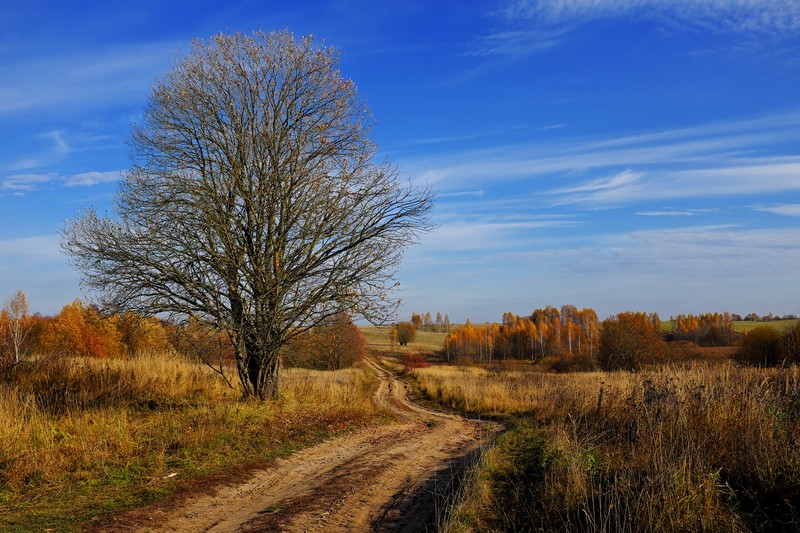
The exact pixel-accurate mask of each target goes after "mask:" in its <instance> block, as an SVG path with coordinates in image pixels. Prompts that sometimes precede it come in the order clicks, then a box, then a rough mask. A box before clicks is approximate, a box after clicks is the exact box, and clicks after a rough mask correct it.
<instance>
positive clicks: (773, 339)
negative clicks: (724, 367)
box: [735, 326, 785, 367]
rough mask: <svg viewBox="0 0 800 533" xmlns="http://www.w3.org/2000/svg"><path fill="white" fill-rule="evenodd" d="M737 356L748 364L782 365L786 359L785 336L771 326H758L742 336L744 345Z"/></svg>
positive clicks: (737, 358)
mask: <svg viewBox="0 0 800 533" xmlns="http://www.w3.org/2000/svg"><path fill="white" fill-rule="evenodd" d="M735 358H736V360H737V361H738V362H739V363H740V364H743V365H746V366H760V367H770V366H778V365H781V364H783V362H784V359H785V350H784V343H783V338H782V336H781V334H780V333H779V332H778V331H777V330H775V329H773V328H771V327H769V326H758V327H757V328H755V329H754V330H752V331H750V332H748V333H746V334H745V335H744V336H743V337H742V345H741V347H740V348H739V350H738V351H737V352H736V356H735Z"/></svg>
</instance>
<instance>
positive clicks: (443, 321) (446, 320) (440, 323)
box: [411, 312, 451, 333]
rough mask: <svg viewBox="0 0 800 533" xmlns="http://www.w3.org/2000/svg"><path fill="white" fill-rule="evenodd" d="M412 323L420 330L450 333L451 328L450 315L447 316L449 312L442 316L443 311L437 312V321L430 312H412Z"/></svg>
mask: <svg viewBox="0 0 800 533" xmlns="http://www.w3.org/2000/svg"><path fill="white" fill-rule="evenodd" d="M411 323H412V324H413V325H414V328H416V329H417V330H419V331H434V332H444V333H449V332H450V328H451V325H450V317H449V316H447V313H445V315H444V317H442V313H439V312H437V313H436V320H435V321H434V319H433V318H432V317H431V314H430V313H425V314H418V313H411Z"/></svg>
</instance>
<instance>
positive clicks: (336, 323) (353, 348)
mask: <svg viewBox="0 0 800 533" xmlns="http://www.w3.org/2000/svg"><path fill="white" fill-rule="evenodd" d="M366 349H367V341H366V340H365V339H364V336H363V335H362V334H361V330H359V329H358V328H357V327H356V326H355V325H354V324H353V322H352V320H350V317H348V316H347V315H346V314H344V313H339V314H337V315H335V316H334V317H332V318H331V319H330V320H329V321H328V322H327V323H325V324H322V325H319V326H316V327H314V328H312V329H310V330H308V331H307V332H306V333H304V334H303V335H300V336H299V337H296V338H295V339H294V340H293V341H292V342H291V343H290V345H289V347H288V349H287V350H286V353H285V357H284V361H285V363H286V365H287V366H290V367H298V368H311V369H315V370H341V369H344V368H348V367H351V366H353V363H355V362H356V361H358V360H359V359H360V358H361V357H362V356H363V355H364V354H365V353H366Z"/></svg>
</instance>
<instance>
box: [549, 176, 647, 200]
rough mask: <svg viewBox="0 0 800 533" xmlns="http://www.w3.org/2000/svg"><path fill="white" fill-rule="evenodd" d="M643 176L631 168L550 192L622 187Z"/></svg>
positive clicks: (604, 189) (601, 189) (593, 190)
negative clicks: (630, 169)
mask: <svg viewBox="0 0 800 533" xmlns="http://www.w3.org/2000/svg"><path fill="white" fill-rule="evenodd" d="M641 177H642V174H641V173H640V172H631V171H629V170H626V171H624V172H620V173H619V174H616V175H614V176H610V177H607V178H599V179H594V180H591V181H588V182H586V183H583V184H580V185H575V186H572V187H565V188H563V189H555V190H553V191H550V192H551V193H552V194H572V193H583V192H597V191H608V190H613V189H620V188H622V187H627V186H629V185H631V184H633V183H635V182H637V181H639V180H640V179H641Z"/></svg>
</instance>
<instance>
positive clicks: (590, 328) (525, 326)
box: [444, 305, 599, 362]
mask: <svg viewBox="0 0 800 533" xmlns="http://www.w3.org/2000/svg"><path fill="white" fill-rule="evenodd" d="M598 331H599V327H598V319H597V313H596V312H595V311H594V310H593V309H590V308H586V309H581V310H579V309H578V308H577V307H575V306H574V305H565V306H563V307H562V308H561V310H559V309H558V308H556V307H552V306H550V307H546V308H544V309H536V310H534V311H533V313H531V314H530V315H529V316H524V317H521V316H517V315H515V314H514V313H511V312H508V313H505V314H503V320H502V323H501V324H491V325H489V326H485V327H476V326H474V325H472V324H471V323H470V322H469V321H467V323H466V324H465V325H464V326H463V327H460V328H457V329H455V330H453V331H452V332H450V334H449V335H448V336H447V338H446V339H445V346H444V354H445V357H446V358H447V360H448V361H453V360H458V359H470V360H474V361H480V362H489V361H492V360H496V359H531V360H534V361H535V360H540V359H544V358H546V357H551V356H564V357H569V358H589V359H591V358H593V357H594V355H595V352H596V351H597V346H598V342H599V336H598Z"/></svg>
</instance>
